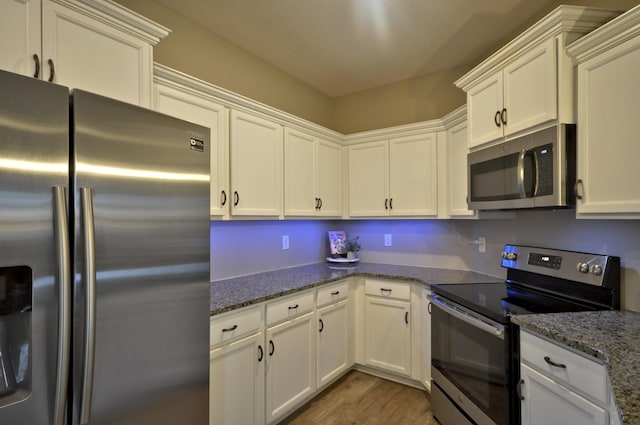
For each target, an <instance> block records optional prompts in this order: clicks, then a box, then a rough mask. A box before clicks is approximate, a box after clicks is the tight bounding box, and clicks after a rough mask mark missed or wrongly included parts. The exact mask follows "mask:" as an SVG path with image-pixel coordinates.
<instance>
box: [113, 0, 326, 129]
mask: <svg viewBox="0 0 640 425" xmlns="http://www.w3.org/2000/svg"><path fill="white" fill-rule="evenodd" d="M115 1H116V2H117V3H120V4H121V5H123V6H125V7H127V8H129V9H131V10H133V11H135V12H137V13H139V14H141V15H143V16H146V17H147V18H149V19H151V20H153V21H155V22H157V23H159V24H161V25H164V26H166V27H167V28H169V29H171V33H170V34H169V36H168V37H166V38H165V39H163V40H161V41H160V43H159V44H158V45H157V46H155V48H154V51H153V54H154V60H155V61H156V62H158V63H161V64H163V65H166V66H169V67H171V68H173V69H177V70H178V71H182V72H184V73H186V74H189V75H193V76H194V77H197V78H200V79H202V80H204V81H208V82H210V83H212V84H215V85H217V86H219V87H223V88H225V89H227V90H231V91H233V92H235V93H238V94H241V95H243V96H246V97H249V98H251V99H253V100H257V101H259V102H262V103H265V104H267V105H269V106H273V107H274V108H277V109H280V110H283V111H285V112H289V113H291V114H293V115H296V116H298V117H301V118H304V119H307V120H309V121H312V122H315V123H317V124H320V125H322V126H325V127H329V128H331V117H332V105H331V99H330V98H329V97H328V96H327V95H325V94H324V93H322V92H320V91H318V90H316V89H314V88H312V87H310V86H309V85H307V84H305V83H303V82H301V81H299V80H297V79H295V78H293V77H292V76H291V75H290V74H287V73H286V72H284V71H282V70H280V69H278V68H276V67H274V66H273V65H271V64H269V63H267V62H265V61H263V60H262V59H260V58H258V57H256V56H254V55H252V54H251V53H249V52H247V51H246V50H243V49H241V48H239V47H238V46H236V45H234V44H231V43H229V42H228V41H227V40H225V39H223V38H221V37H219V36H217V35H216V34H213V33H211V32H210V31H207V30H206V29H204V28H203V27H201V26H200V25H198V24H196V23H194V22H193V21H190V20H188V19H186V18H185V17H183V16H182V15H180V14H178V13H175V12H174V11H172V10H171V9H168V8H166V7H165V6H163V5H161V4H158V3H156V2H155V1H153V0H115Z"/></svg>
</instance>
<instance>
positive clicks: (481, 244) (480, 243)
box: [478, 236, 487, 253]
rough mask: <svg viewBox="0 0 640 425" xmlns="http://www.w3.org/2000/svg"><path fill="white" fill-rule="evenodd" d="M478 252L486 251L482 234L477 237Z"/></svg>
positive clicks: (485, 243) (485, 241)
mask: <svg viewBox="0 0 640 425" xmlns="http://www.w3.org/2000/svg"><path fill="white" fill-rule="evenodd" d="M478 252H482V253H484V252H487V240H486V239H485V238H484V237H482V236H481V237H479V238H478Z"/></svg>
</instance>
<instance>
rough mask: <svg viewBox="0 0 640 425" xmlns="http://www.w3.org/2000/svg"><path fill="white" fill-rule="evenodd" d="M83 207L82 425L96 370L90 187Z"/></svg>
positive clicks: (83, 190)
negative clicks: (84, 296) (83, 323)
mask: <svg viewBox="0 0 640 425" xmlns="http://www.w3.org/2000/svg"><path fill="white" fill-rule="evenodd" d="M80 202H81V206H80V208H81V209H82V231H83V233H84V247H83V249H84V250H83V253H84V258H85V261H84V270H83V274H84V278H85V285H86V286H85V292H86V298H85V299H86V305H85V316H86V317H85V335H84V344H85V345H84V368H83V378H82V393H81V398H80V425H86V424H88V423H89V420H90V419H91V400H92V398H93V371H94V359H95V346H96V339H95V336H96V335H95V334H96V262H95V232H94V223H93V193H92V191H91V188H88V187H81V188H80Z"/></svg>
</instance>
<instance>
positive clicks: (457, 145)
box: [447, 123, 475, 217]
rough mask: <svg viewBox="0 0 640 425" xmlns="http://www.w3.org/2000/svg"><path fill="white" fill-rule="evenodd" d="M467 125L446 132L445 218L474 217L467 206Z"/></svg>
mask: <svg viewBox="0 0 640 425" xmlns="http://www.w3.org/2000/svg"><path fill="white" fill-rule="evenodd" d="M468 152H469V149H468V148H467V123H461V124H458V125H455V126H453V127H451V128H450V129H448V130H447V165H448V168H447V202H448V205H447V216H449V217H470V216H474V215H475V211H474V210H470V209H469V207H468V205H467V196H468V193H469V182H468V180H467V179H468V175H469V169H468V166H467V154H468Z"/></svg>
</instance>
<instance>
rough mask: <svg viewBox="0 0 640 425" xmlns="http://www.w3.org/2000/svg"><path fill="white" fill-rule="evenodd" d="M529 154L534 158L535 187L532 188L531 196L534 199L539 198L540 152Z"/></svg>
mask: <svg viewBox="0 0 640 425" xmlns="http://www.w3.org/2000/svg"><path fill="white" fill-rule="evenodd" d="M529 154H530V155H531V156H533V187H532V188H531V196H532V197H536V196H538V187H539V184H540V181H539V178H540V172H539V170H540V168H539V166H538V165H539V164H538V152H536V151H530V152H529Z"/></svg>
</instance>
